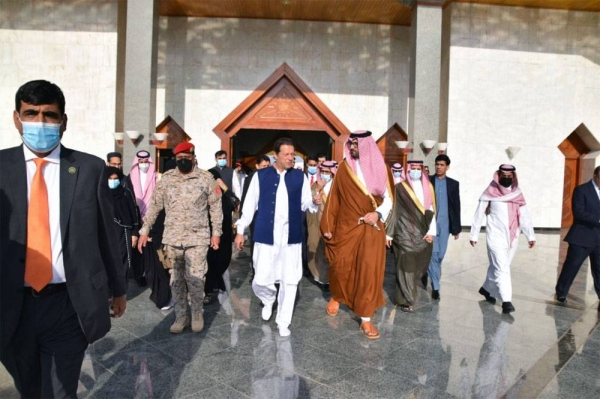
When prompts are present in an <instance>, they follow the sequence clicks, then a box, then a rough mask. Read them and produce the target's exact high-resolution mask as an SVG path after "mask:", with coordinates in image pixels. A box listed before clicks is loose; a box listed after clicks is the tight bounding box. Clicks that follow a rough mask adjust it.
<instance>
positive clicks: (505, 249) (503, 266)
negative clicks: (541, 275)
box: [470, 164, 535, 314]
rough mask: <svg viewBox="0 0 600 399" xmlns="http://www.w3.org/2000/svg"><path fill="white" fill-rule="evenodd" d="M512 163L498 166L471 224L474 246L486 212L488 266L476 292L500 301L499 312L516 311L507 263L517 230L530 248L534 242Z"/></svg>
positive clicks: (513, 250) (509, 261) (516, 244)
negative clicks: (500, 309) (482, 281)
mask: <svg viewBox="0 0 600 399" xmlns="http://www.w3.org/2000/svg"><path fill="white" fill-rule="evenodd" d="M515 170H516V169H515V167H514V166H512V165H507V164H504V165H500V168H499V170H498V171H496V172H495V173H494V180H492V182H491V183H490V185H489V186H488V188H487V189H486V190H485V192H484V193H483V195H482V196H481V198H480V199H479V206H478V207H477V210H476V211H475V216H474V217H473V225H472V226H471V236H470V241H471V245H472V246H475V245H477V241H478V239H479V231H480V230H481V225H482V224H483V219H484V217H485V216H486V215H487V225H486V226H487V227H486V236H487V250H488V258H489V261H490V265H489V267H488V271H487V277H486V280H485V283H483V286H482V287H481V288H480V289H479V293H480V294H481V295H483V296H484V297H485V299H486V300H487V301H488V302H490V303H496V299H495V298H499V299H500V300H501V301H502V313H504V314H509V313H511V312H514V311H515V307H514V306H513V304H512V302H511V301H512V283H511V280H510V264H511V263H512V260H513V258H514V256H515V253H516V252H517V247H518V242H519V230H520V231H522V232H523V233H524V234H525V236H526V237H527V241H528V242H529V248H533V246H534V245H535V234H534V232H533V224H532V221H531V216H530V214H529V210H528V209H527V205H526V204H525V197H523V193H522V192H521V189H520V188H519V182H518V180H517V173H516V172H515Z"/></svg>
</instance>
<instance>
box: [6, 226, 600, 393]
mask: <svg viewBox="0 0 600 399" xmlns="http://www.w3.org/2000/svg"><path fill="white" fill-rule="evenodd" d="M521 238H522V237H521ZM538 239H539V242H538V244H539V245H538V246H539V248H537V252H535V251H529V250H528V249H527V248H526V247H525V245H524V242H521V243H520V244H521V247H520V248H519V249H518V251H517V255H518V256H516V257H515V261H514V262H513V266H514V267H513V276H512V277H513V291H514V300H513V303H514V304H515V306H516V308H517V311H516V312H515V313H514V314H513V315H511V316H506V315H502V314H501V307H500V304H499V303H498V304H497V305H495V306H494V305H490V304H488V303H486V302H485V301H483V297H482V296H481V295H479V294H478V293H477V291H478V290H479V287H480V286H481V284H482V282H483V280H484V278H485V274H486V271H487V254H486V251H485V246H484V245H483V246H479V247H478V248H476V249H475V250H474V249H473V248H471V247H470V246H469V244H468V241H467V240H463V239H461V240H458V241H452V242H451V243H450V245H449V248H448V252H447V255H446V259H445V260H444V266H443V267H444V274H443V276H442V282H441V294H442V299H441V301H433V300H432V299H431V286H430V285H429V286H428V287H427V289H423V288H422V287H419V288H418V299H417V304H416V306H415V312H414V313H412V314H407V313H403V312H401V311H399V309H398V308H397V307H396V306H395V305H394V304H393V303H392V301H391V300H390V298H393V295H394V290H395V269H394V265H393V261H392V259H391V255H390V256H389V257H388V259H387V263H386V271H385V280H384V287H383V290H384V297H385V298H386V305H385V306H383V307H381V308H380V309H378V310H377V312H376V313H375V315H374V317H373V318H372V321H373V323H374V324H375V325H376V326H377V328H378V329H379V332H380V334H381V338H380V339H378V340H368V339H367V338H366V337H365V336H364V335H363V334H362V333H361V332H360V330H359V325H360V319H359V318H358V317H357V316H356V315H355V314H354V313H353V312H352V311H350V310H349V309H348V308H347V307H345V306H342V307H341V309H340V313H339V314H338V315H337V316H336V317H331V316H328V315H327V314H326V313H325V306H326V304H327V301H328V300H329V298H330V293H328V292H323V291H322V290H321V288H320V287H319V286H317V285H315V284H314V282H313V281H311V280H309V279H307V278H303V279H302V280H301V281H300V283H299V295H298V298H297V302H296V306H295V313H294V318H293V320H292V325H291V327H290V329H291V331H292V335H291V336H290V337H289V338H286V339H281V338H280V337H279V334H278V331H277V326H276V324H275V316H274V317H272V319H271V320H270V321H268V322H264V321H263V320H262V319H261V306H260V305H261V304H260V301H259V300H258V299H257V298H256V297H255V296H254V293H253V291H252V287H251V284H250V282H249V276H250V275H249V271H250V267H249V262H250V259H249V258H239V259H235V258H234V259H233V261H232V263H231V266H230V268H229V281H230V283H231V287H232V288H231V290H230V291H229V293H228V294H227V295H224V294H221V295H218V296H217V298H215V300H214V301H213V302H212V303H211V304H208V305H206V306H205V312H204V316H205V330H204V331H203V332H202V333H199V334H194V333H192V332H191V331H190V330H189V329H186V330H185V331H184V333H182V334H177V335H173V334H171V333H170V332H169V327H170V326H171V324H172V323H173V321H174V314H173V312H172V310H171V311H161V310H160V309H157V308H156V306H155V305H154V304H153V303H152V302H150V300H149V299H148V296H149V293H150V291H149V288H148V287H146V288H140V287H137V286H136V285H135V284H132V285H130V287H129V302H128V309H127V312H126V314H125V316H124V317H123V318H120V319H116V320H113V329H112V330H111V331H110V332H109V333H108V334H107V336H106V337H105V338H103V339H101V340H99V341H97V342H96V343H94V344H93V345H90V347H89V350H88V354H87V355H86V357H85V359H84V365H83V368H82V371H81V374H80V385H79V391H78V392H79V397H81V398H85V399H88V398H100V399H115V398H119V399H121V398H136V399H137V398H150V397H153V398H261V399H262V398H268V399H271V398H272V399H275V398H280V397H285V398H343V399H346V398H355V397H363V396H364V397H372V398H394V399H396V398H403V397H406V398H453V397H457V398H470V397H485V398H488V397H490V398H491V397H526V398H534V397H538V396H539V397H542V398H577V399H578V398H596V397H600V381H599V377H598V375H600V374H598V373H597V370H600V355H599V353H600V327H599V324H598V323H599V320H598V313H597V306H598V299H597V297H596V296H595V293H594V292H593V285H592V280H591V274H590V271H589V267H588V266H586V267H584V268H582V270H581V271H580V273H579V274H578V276H577V278H576V281H575V283H574V285H573V288H572V290H571V292H570V294H569V302H568V303H567V304H566V305H564V306H563V305H559V304H557V303H556V302H555V301H554V298H553V287H554V284H555V281H556V277H557V275H558V274H557V273H558V271H559V267H560V266H561V265H562V261H561V260H559V254H558V251H559V245H560V244H559V243H560V237H559V235H557V234H545V233H542V234H538ZM480 241H481V242H482V243H483V242H485V236H484V235H482V236H481V239H480ZM521 241H523V240H521ZM536 247H537V246H536ZM528 251H529V252H528ZM0 397H1V398H2V399H5V398H7V399H9V398H12V397H15V398H16V397H18V395H17V393H16V391H15V389H14V386H13V384H12V379H11V378H10V376H8V375H7V373H6V372H5V371H4V370H3V368H2V367H0Z"/></svg>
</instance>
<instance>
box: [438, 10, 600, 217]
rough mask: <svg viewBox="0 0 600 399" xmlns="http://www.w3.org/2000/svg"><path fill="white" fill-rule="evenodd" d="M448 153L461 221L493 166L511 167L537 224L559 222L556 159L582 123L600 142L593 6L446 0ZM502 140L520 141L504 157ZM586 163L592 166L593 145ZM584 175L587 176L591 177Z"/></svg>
mask: <svg viewBox="0 0 600 399" xmlns="http://www.w3.org/2000/svg"><path fill="white" fill-rule="evenodd" d="M449 12H451V14H452V26H451V39H450V41H451V44H450V55H449V57H450V69H449V87H448V89H449V102H448V127H447V129H448V142H449V147H448V154H449V156H450V157H451V158H452V161H453V162H452V168H451V175H452V176H454V177H456V178H458V179H459V180H460V182H461V189H462V192H461V194H462V200H463V201H462V203H463V224H470V222H471V220H472V216H473V213H474V212H475V208H476V205H477V200H478V198H479V196H480V195H481V193H482V191H483V190H484V188H485V187H486V186H487V184H488V183H489V181H490V180H491V178H492V174H493V172H494V170H496V169H497V167H498V165H499V164H501V163H505V162H512V163H513V164H515V165H516V167H517V171H518V175H519V181H520V184H521V187H522V189H523V191H524V193H525V197H526V199H527V200H528V201H529V204H530V208H531V210H532V211H533V220H534V225H535V226H536V227H559V226H560V222H561V215H562V196H563V192H562V191H563V170H564V158H563V155H562V153H561V152H560V151H559V150H558V148H557V146H558V145H559V144H560V143H561V142H562V141H563V140H564V139H565V138H566V137H567V136H569V135H570V134H571V133H572V132H573V131H575V129H577V128H578V126H580V125H581V124H582V123H583V124H584V125H585V127H586V128H587V129H582V131H588V132H589V134H588V137H587V138H586V139H587V140H588V141H589V144H590V146H591V147H593V149H595V150H599V149H600V145H599V144H598V141H600V13H591V12H573V11H562V10H539V9H529V8H515V7H499V6H481V5H475V4H452V5H451V6H450V10H449ZM508 146H518V147H521V151H520V152H519V153H518V154H517V156H516V157H515V158H514V159H513V160H512V161H510V160H509V158H508V156H507V154H506V152H505V150H506V148H507V147H508ZM590 157H592V159H588V160H587V161H586V166H585V170H586V171H589V170H591V169H593V168H591V169H590V166H589V165H590V164H594V163H595V164H598V163H600V159H599V158H598V152H595V153H593V154H591V155H590ZM590 177H591V175H589V174H588V175H586V176H585V178H586V179H589V178H590Z"/></svg>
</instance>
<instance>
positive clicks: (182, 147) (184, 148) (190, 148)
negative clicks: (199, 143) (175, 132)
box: [173, 142, 194, 155]
mask: <svg viewBox="0 0 600 399" xmlns="http://www.w3.org/2000/svg"><path fill="white" fill-rule="evenodd" d="M180 152H189V153H190V154H193V153H194V145H193V144H192V143H188V142H184V143H179V144H177V146H176V147H175V149H174V150H173V155H177V154H179V153H180Z"/></svg>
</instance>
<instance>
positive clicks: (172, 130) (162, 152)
mask: <svg viewBox="0 0 600 399" xmlns="http://www.w3.org/2000/svg"><path fill="white" fill-rule="evenodd" d="M156 133H169V135H168V136H167V138H166V139H165V140H163V141H153V142H152V144H153V145H154V146H155V153H154V160H155V161H156V162H155V163H156V171H157V172H161V173H162V171H163V170H164V167H165V162H167V161H168V160H169V159H171V158H172V156H173V149H174V148H175V147H176V146H177V144H179V143H183V142H188V141H190V140H191V137H190V136H188V134H187V133H186V132H185V130H183V128H182V127H181V126H179V124H178V123H177V122H175V119H173V118H171V116H170V115H167V117H166V118H165V119H163V121H162V122H161V123H159V124H158V126H156Z"/></svg>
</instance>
